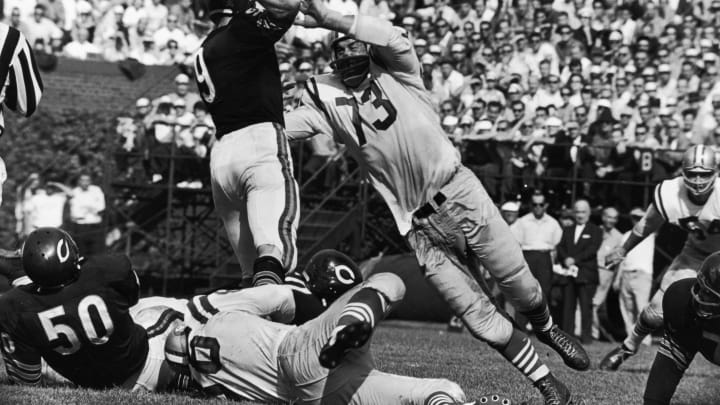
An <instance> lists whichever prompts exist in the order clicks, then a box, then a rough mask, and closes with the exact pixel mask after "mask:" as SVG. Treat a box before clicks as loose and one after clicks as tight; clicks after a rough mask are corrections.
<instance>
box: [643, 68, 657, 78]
mask: <svg viewBox="0 0 720 405" xmlns="http://www.w3.org/2000/svg"><path fill="white" fill-rule="evenodd" d="M642 75H643V76H654V75H655V68H653V67H651V66H648V67H646V68H645V69H643V71H642Z"/></svg>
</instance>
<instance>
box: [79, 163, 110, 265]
mask: <svg viewBox="0 0 720 405" xmlns="http://www.w3.org/2000/svg"><path fill="white" fill-rule="evenodd" d="M70 195H71V198H70V229H71V234H72V235H73V238H74V239H75V242H76V243H77V245H78V249H80V251H81V252H83V254H85V255H94V254H97V253H100V252H102V251H103V250H104V249H105V233H104V230H103V217H102V216H103V213H104V211H105V194H104V193H103V191H102V189H101V188H100V187H98V186H96V185H94V184H92V183H91V179H90V175H88V174H81V175H80V178H79V179H78V183H77V187H75V188H74V189H72V191H71V194H70Z"/></svg>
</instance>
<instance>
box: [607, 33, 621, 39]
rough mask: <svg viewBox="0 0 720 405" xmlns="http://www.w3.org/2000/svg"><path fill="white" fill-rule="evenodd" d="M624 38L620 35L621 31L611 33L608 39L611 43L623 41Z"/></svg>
mask: <svg viewBox="0 0 720 405" xmlns="http://www.w3.org/2000/svg"><path fill="white" fill-rule="evenodd" d="M622 38H623V36H622V34H621V33H620V31H613V32H611V33H610V36H609V37H608V39H610V40H611V41H622Z"/></svg>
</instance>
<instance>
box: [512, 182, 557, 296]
mask: <svg viewBox="0 0 720 405" xmlns="http://www.w3.org/2000/svg"><path fill="white" fill-rule="evenodd" d="M530 204H531V212H530V213H528V214H525V215H523V216H522V217H520V219H518V221H517V223H516V224H515V226H514V228H511V229H514V233H515V236H516V237H517V239H518V242H519V243H520V247H521V248H522V251H523V255H524V256H525V261H527V263H528V266H530V271H531V272H532V274H533V276H535V278H536V279H537V280H538V281H539V282H540V287H541V288H542V290H543V294H545V297H546V299H548V298H549V294H550V288H551V286H552V277H553V255H554V253H555V247H556V246H557V244H558V243H559V242H560V239H561V238H562V234H563V231H562V228H560V224H559V223H558V221H556V220H555V218H553V217H551V216H550V215H549V214H547V212H546V211H547V207H548V204H547V201H546V200H545V195H543V194H542V193H541V192H535V193H534V194H533V195H532V197H531V198H530Z"/></svg>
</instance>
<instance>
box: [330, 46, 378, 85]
mask: <svg viewBox="0 0 720 405" xmlns="http://www.w3.org/2000/svg"><path fill="white" fill-rule="evenodd" d="M330 49H331V50H332V62H330V67H332V68H333V70H335V71H336V72H338V73H339V74H340V77H341V78H342V82H343V83H344V84H345V85H346V86H348V87H350V88H356V87H358V86H359V85H360V84H361V83H362V82H363V81H364V80H365V78H367V76H368V74H369V73H370V55H369V54H368V47H367V45H366V44H364V43H363V42H360V41H358V40H357V39H355V38H353V37H349V36H343V37H340V38H338V39H336V40H335V41H333V42H332V44H331V45H330Z"/></svg>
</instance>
